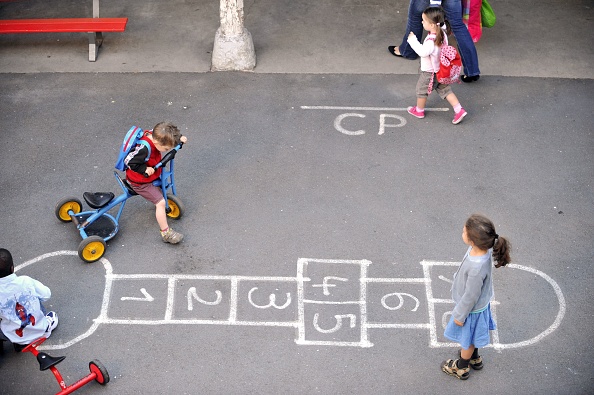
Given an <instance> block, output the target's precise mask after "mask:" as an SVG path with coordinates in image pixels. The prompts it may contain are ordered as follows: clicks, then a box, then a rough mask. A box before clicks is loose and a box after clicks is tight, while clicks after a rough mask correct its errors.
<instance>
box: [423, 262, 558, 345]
mask: <svg viewBox="0 0 594 395" xmlns="http://www.w3.org/2000/svg"><path fill="white" fill-rule="evenodd" d="M421 265H423V272H424V273H425V277H427V278H430V271H429V270H430V269H429V268H430V267H431V266H458V265H460V262H439V261H428V260H424V261H422V262H421ZM506 267H507V268H513V269H519V270H524V271H527V272H530V273H534V274H536V275H538V276H540V277H542V278H543V279H545V280H546V281H547V282H548V283H549V284H550V285H551V286H552V287H553V290H554V291H555V295H556V296H557V300H558V302H559V312H558V313H557V316H556V317H555V320H554V321H553V323H552V324H551V325H550V326H549V327H548V328H547V329H545V330H544V331H543V332H541V333H540V334H538V335H536V336H534V337H532V338H531V339H528V340H524V341H521V342H516V343H507V344H502V343H500V341H499V330H498V329H495V330H494V331H492V332H493V342H492V344H490V345H488V346H487V347H493V348H495V349H496V350H504V349H511V348H519V347H526V346H529V345H532V344H535V343H537V342H539V341H540V340H542V339H543V338H544V337H546V336H548V335H550V334H551V333H552V332H554V331H555V330H556V329H557V328H558V327H559V325H560V324H561V321H562V320H563V317H564V316H565V311H566V309H567V305H566V302H565V296H563V292H562V291H561V288H560V287H559V284H557V282H556V281H555V280H553V279H552V278H551V277H550V276H548V275H547V274H545V273H543V272H541V271H540V270H538V269H534V268H532V267H529V266H523V265H518V264H513V263H512V264H508V265H506ZM428 284H430V281H429V283H428ZM426 292H427V300H428V306H429V310H430V312H429V319H430V321H432V322H431V331H432V332H433V330H434V328H437V327H436V325H435V309H434V303H433V302H435V301H438V303H448V302H449V303H453V301H452V300H449V301H448V300H447V299H434V298H433V295H432V290H431V287H430V286H427V287H426ZM491 304H492V305H493V308H492V309H491V314H492V315H493V319H494V320H497V317H496V306H497V305H498V304H500V302H497V301H493V302H492V303H491ZM430 337H431V347H450V346H452V345H453V346H457V344H456V343H439V342H438V341H437V334H436V333H435V334H434V333H431V336H430Z"/></svg>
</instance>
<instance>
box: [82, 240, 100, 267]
mask: <svg viewBox="0 0 594 395" xmlns="http://www.w3.org/2000/svg"><path fill="white" fill-rule="evenodd" d="M104 252H105V246H104V245H103V243H101V242H100V241H92V242H90V243H89V244H87V245H86V246H85V248H84V249H83V250H82V257H83V259H84V260H85V261H86V262H93V261H96V260H97V259H99V258H101V257H102V256H103V253H104Z"/></svg>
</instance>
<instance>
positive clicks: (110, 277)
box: [15, 251, 566, 351]
mask: <svg viewBox="0 0 594 395" xmlns="http://www.w3.org/2000/svg"><path fill="white" fill-rule="evenodd" d="M58 255H69V256H76V255H77V252H76V251H56V252H52V253H48V254H43V255H41V256H39V257H37V258H34V259H31V260H29V261H27V262H25V263H23V264H21V265H18V266H17V267H15V272H16V271H18V270H21V269H23V268H25V267H27V266H29V265H31V264H34V263H36V262H39V261H41V260H43V259H45V258H48V257H52V256H58ZM99 262H101V263H102V264H103V266H104V269H105V271H106V274H105V290H104V296H103V301H102V305H101V311H100V314H99V316H98V317H97V318H96V319H94V320H93V324H92V325H91V327H90V328H89V329H88V330H87V331H86V332H85V333H83V334H81V335H79V336H77V337H76V338H74V339H72V340H70V341H68V342H66V343H62V344H56V345H49V344H47V345H42V346H41V347H40V348H39V349H45V350H52V349H54V350H55V349H63V348H67V347H69V346H71V345H73V344H75V343H77V342H79V341H81V340H83V339H85V338H86V337H88V336H90V335H91V334H92V333H94V332H95V330H96V329H97V327H98V326H99V324H101V323H107V324H125V325H163V324H206V325H241V326H281V327H295V328H297V330H298V338H297V339H296V343H297V344H313V345H332V346H357V347H371V346H373V344H372V343H371V342H370V341H369V340H368V329H386V328H398V329H400V328H411V329H428V330H429V334H430V344H429V346H430V347H457V344H455V343H447V342H439V341H437V322H436V320H435V305H436V304H446V303H449V304H453V301H452V300H451V299H436V298H434V297H433V290H432V286H431V277H430V275H431V272H430V270H431V268H432V267H434V266H458V265H459V264H460V263H459V262H441V261H428V260H424V261H422V262H420V264H421V265H422V266H423V274H424V278H367V268H368V266H369V265H370V264H371V262H370V261H368V260H330V259H306V258H300V259H299V260H298V265H297V277H251V276H219V275H183V274H177V275H165V274H113V269H112V266H111V263H110V262H109V261H108V260H107V259H105V258H101V259H100V260H99ZM311 262H313V263H342V264H358V265H360V278H359V281H360V290H359V300H358V301H347V302H328V304H347V303H348V304H357V305H359V308H360V331H361V333H360V341H358V342H335V341H307V340H306V339H305V313H304V306H305V304H306V303H308V304H316V303H317V304H323V303H325V302H322V301H315V300H308V299H305V297H304V284H305V283H306V282H309V281H311V279H310V278H308V277H307V276H305V275H304V272H305V268H306V266H307V264H308V263H311ZM507 267H509V268H515V269H520V270H524V271H528V272H531V273H533V274H536V275H538V276H540V277H542V278H543V279H545V280H546V281H547V282H548V283H549V284H550V285H551V286H552V287H553V290H554V292H555V294H556V296H557V299H558V302H559V312H558V313H557V316H556V317H555V320H554V322H553V324H551V325H550V326H549V327H548V328H547V329H546V330H545V331H543V332H541V333H540V334H539V335H537V336H535V337H533V338H531V339H528V340H525V341H520V342H516V343H508V344H501V343H500V341H499V333H498V331H497V330H495V331H493V342H492V344H491V345H489V346H488V347H493V348H495V349H496V350H498V351H501V350H503V349H509V348H518V347H525V346H528V345H531V344H534V343H536V342H538V341H540V340H541V339H542V338H544V337H545V336H547V335H549V334H550V333H552V332H553V331H555V330H556V329H557V328H558V327H559V325H560V323H561V321H562V320H563V317H564V315H565V311H566V302H565V297H564V295H563V293H562V291H561V289H560V287H559V285H558V284H557V283H556V282H555V281H554V280H553V279H552V278H551V277H549V276H548V275H547V274H545V273H543V272H541V271H539V270H537V269H533V268H531V267H527V266H522V265H517V264H509V265H507ZM141 279H167V288H168V289H167V307H166V313H165V316H164V319H163V320H134V319H111V318H109V317H108V316H107V312H108V308H109V301H110V298H111V294H112V285H113V283H114V281H121V280H141ZM182 279H183V280H190V279H198V280H226V281H230V282H231V295H230V313H229V319H228V320H200V319H183V320H181V319H174V318H173V306H174V302H175V286H176V283H177V281H178V280H182ZM240 281H276V282H295V283H296V285H297V296H298V301H297V309H298V319H297V321H286V322H275V321H241V320H239V321H238V320H237V304H238V287H239V282H240ZM368 283H419V284H423V283H424V284H425V292H426V298H427V305H428V315H429V317H428V318H429V322H428V323H427V324H384V323H370V322H368V321H367V284H368ZM141 291H142V289H141ZM287 295H288V296H289V294H287ZM270 297H271V298H272V295H271V296H270ZM124 299H125V298H122V300H124ZM128 299H136V300H138V298H128ZM271 302H272V299H271ZM252 304H253V303H252ZM289 304H290V303H289V302H287V304H286V305H287V306H288V305H289ZM497 305H498V302H496V301H493V302H492V314H493V316H494V318H495V319H496V306H497ZM254 306H255V307H258V306H256V305H254ZM259 308H262V307H259Z"/></svg>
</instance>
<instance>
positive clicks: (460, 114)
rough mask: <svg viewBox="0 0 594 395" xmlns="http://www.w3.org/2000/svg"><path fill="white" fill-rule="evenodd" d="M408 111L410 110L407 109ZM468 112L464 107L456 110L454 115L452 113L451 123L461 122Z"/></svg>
mask: <svg viewBox="0 0 594 395" xmlns="http://www.w3.org/2000/svg"><path fill="white" fill-rule="evenodd" d="M409 112H410V111H409ZM467 114H468V113H467V112H466V110H465V109H464V108H461V109H460V111H458V112H457V113H456V114H455V115H454V119H453V120H452V123H453V124H454V125H457V124H459V123H460V122H462V119H464V117H465V116H466V115H467Z"/></svg>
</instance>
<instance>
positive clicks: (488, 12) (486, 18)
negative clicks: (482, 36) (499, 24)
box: [481, 0, 497, 27]
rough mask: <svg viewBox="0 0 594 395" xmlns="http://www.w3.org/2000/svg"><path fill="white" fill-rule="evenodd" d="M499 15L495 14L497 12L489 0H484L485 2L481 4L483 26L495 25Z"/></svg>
mask: <svg viewBox="0 0 594 395" xmlns="http://www.w3.org/2000/svg"><path fill="white" fill-rule="evenodd" d="M496 20H497V17H496V16H495V12H494V11H493V9H492V8H491V5H490V4H489V3H488V2H487V0H483V4H481V22H482V24H483V27H493V26H495V21H496Z"/></svg>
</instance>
